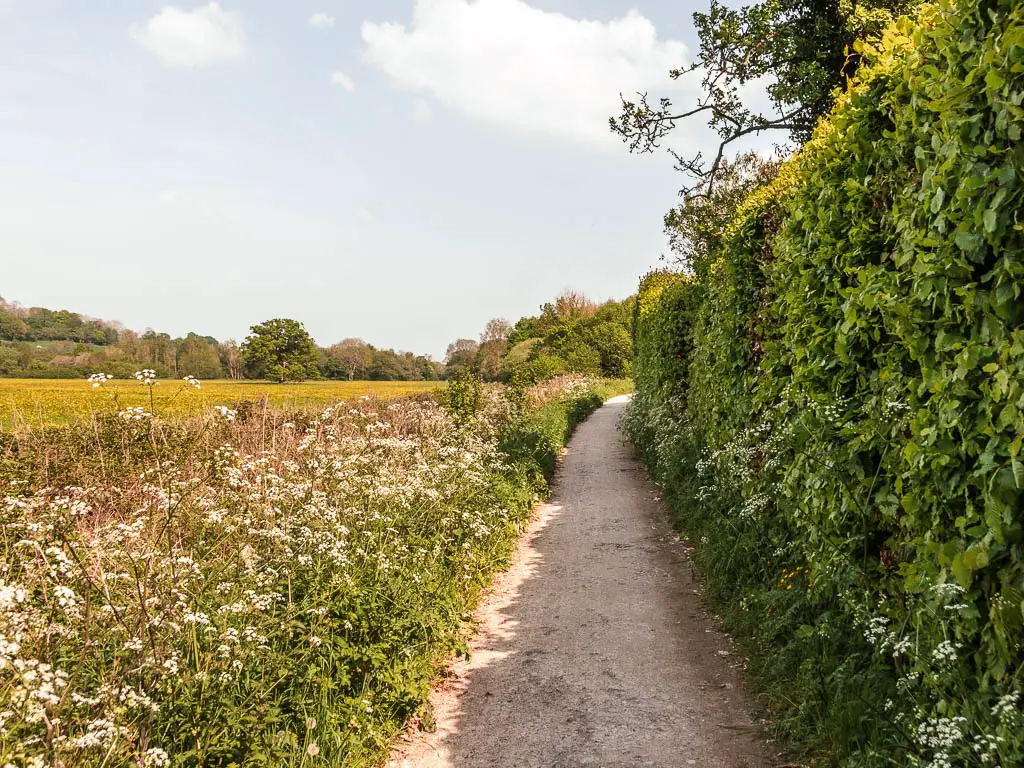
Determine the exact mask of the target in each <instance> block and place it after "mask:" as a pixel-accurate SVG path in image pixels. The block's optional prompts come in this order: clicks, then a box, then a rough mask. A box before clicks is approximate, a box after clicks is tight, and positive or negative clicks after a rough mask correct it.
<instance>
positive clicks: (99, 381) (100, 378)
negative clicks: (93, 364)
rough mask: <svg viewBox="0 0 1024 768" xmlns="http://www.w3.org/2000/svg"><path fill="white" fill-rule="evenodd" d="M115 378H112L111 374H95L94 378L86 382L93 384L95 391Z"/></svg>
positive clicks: (91, 377)
mask: <svg viewBox="0 0 1024 768" xmlns="http://www.w3.org/2000/svg"><path fill="white" fill-rule="evenodd" d="M113 378H114V377H113V376H111V375H110V374H109V373H94V374H93V375H92V376H90V377H89V378H88V379H86V381H88V382H89V383H90V384H92V387H93V389H97V388H99V387H102V386H103V385H104V384H106V383H107V382H108V381H110V380H112V379H113Z"/></svg>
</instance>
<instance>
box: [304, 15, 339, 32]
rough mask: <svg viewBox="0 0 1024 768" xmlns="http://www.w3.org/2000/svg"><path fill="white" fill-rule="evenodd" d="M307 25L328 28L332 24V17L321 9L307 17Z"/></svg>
mask: <svg viewBox="0 0 1024 768" xmlns="http://www.w3.org/2000/svg"><path fill="white" fill-rule="evenodd" d="M309 26H311V27H316V28H317V29H329V28H330V27H333V26H334V17H333V16H331V14H329V13H325V12H323V11H321V12H320V13H314V14H313V15H312V16H310V17H309Z"/></svg>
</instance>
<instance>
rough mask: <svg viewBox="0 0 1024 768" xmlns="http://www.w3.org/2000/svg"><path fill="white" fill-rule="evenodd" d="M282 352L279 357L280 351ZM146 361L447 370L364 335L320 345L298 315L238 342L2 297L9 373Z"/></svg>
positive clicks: (167, 365)
mask: <svg viewBox="0 0 1024 768" xmlns="http://www.w3.org/2000/svg"><path fill="white" fill-rule="evenodd" d="M291 324H294V326H297V334H298V338H299V339H300V341H299V342H298V344H299V346H297V347H294V348H289V347H288V345H287V344H284V345H281V344H276V345H275V344H272V343H270V342H269V341H268V340H267V339H269V338H270V337H272V336H273V333H274V332H275V329H276V330H277V331H281V330H282V328H284V329H290V330H291V331H292V332H293V333H295V332H296V329H295V328H294V327H293V326H292V325H291ZM261 332H262V333H261ZM247 353H248V354H247ZM278 353H280V355H279V357H274V355H275V354H278ZM268 355H269V356H268ZM282 361H283V362H282ZM143 367H145V368H152V369H153V370H155V371H156V372H157V375H158V376H161V377H164V378H167V377H175V378H178V377H183V376H196V377H198V378H200V379H245V378H248V379H256V378H269V379H274V380H279V381H281V380H292V379H310V378H312V379H371V380H378V381H432V380H438V379H440V378H441V377H442V375H443V373H444V365H443V364H442V363H439V362H437V361H435V360H432V359H431V358H430V356H428V355H415V354H413V353H411V352H401V351H396V350H393V349H379V348H377V347H375V346H373V345H372V344H368V343H366V342H365V341H363V340H362V339H354V338H353V339H345V340H344V341H342V342H340V343H338V344H334V345H332V346H330V347H318V346H316V344H315V343H314V342H313V339H312V338H311V337H310V336H309V334H308V333H306V331H305V329H303V328H302V326H301V324H300V323H298V322H297V321H294V320H286V319H277V320H269V321H267V322H266V323H261V324H260V325H258V326H253V329H252V333H251V334H250V336H249V337H248V339H247V340H246V341H245V342H243V343H242V344H241V345H239V344H238V343H237V342H235V341H234V340H233V339H227V340H225V341H219V340H217V339H215V338H214V337H212V336H201V335H199V334H197V333H189V334H187V335H186V336H184V337H178V338H173V337H171V336H170V335H169V334H166V333H159V332H157V331H154V330H151V329H147V330H146V331H145V332H143V333H137V332H135V331H132V330H128V329H126V328H124V327H123V326H122V325H121V324H120V323H114V322H108V321H105V320H96V319H91V318H87V317H84V316H82V315H79V314H77V313H75V312H69V311H67V310H51V309H45V308H43V307H31V308H26V307H22V306H21V305H19V304H16V303H13V302H8V301H4V300H3V299H2V298H0V376H2V377H14V378H20V377H24V378H78V377H84V376H87V375H89V374H90V373H95V372H97V371H102V372H104V373H109V374H111V375H113V376H115V377H117V378H130V377H131V376H132V375H133V374H134V373H135V371H137V370H138V369H139V368H143Z"/></svg>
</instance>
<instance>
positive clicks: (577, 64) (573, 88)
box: [362, 0, 692, 143]
mask: <svg viewBox="0 0 1024 768" xmlns="http://www.w3.org/2000/svg"><path fill="white" fill-rule="evenodd" d="M362 35H363V41H364V43H365V44H366V58H367V59H368V60H369V61H370V62H371V63H372V64H373V65H375V66H376V67H378V68H379V69H381V70H382V71H383V72H384V73H386V74H387V75H388V76H389V77H390V78H391V80H392V82H393V83H394V85H395V86H397V87H399V88H402V89H406V90H411V91H414V92H421V93H431V94H432V95H433V96H434V97H435V98H436V99H437V100H438V101H440V102H441V103H443V104H446V105H447V106H449V107H451V108H453V109H455V110H459V111H461V112H463V113H465V114H467V115H469V116H471V117H473V118H476V119H479V120H483V121H487V122H491V123H495V124H498V125H500V126H502V127H505V128H509V129H513V130H518V131H521V132H528V133H534V134H541V135H545V136H554V137H559V138H565V139H571V140H586V141H592V142H595V143H614V142H616V141H617V139H616V138H615V137H614V136H612V135H611V133H610V131H609V129H608V118H609V117H610V116H612V115H613V114H617V113H618V112H619V93H620V92H621V93H627V94H628V93H633V92H635V91H638V90H639V91H643V90H647V89H648V88H649V89H651V90H652V91H656V92H666V93H668V94H669V95H675V96H677V97H678V96H679V95H680V92H683V93H687V92H689V93H692V89H691V87H689V86H687V85H685V84H683V83H679V82H677V83H672V82H671V81H670V80H669V77H668V71H669V70H670V69H673V68H675V67H679V66H682V65H684V64H685V63H686V62H687V60H688V58H689V56H688V52H687V49H686V46H685V45H684V44H683V43H681V42H676V41H662V40H659V39H658V33H657V29H655V26H654V24H653V23H652V22H651V21H649V20H648V19H646V18H645V17H643V16H641V15H640V14H639V13H638V12H637V11H630V12H629V13H627V14H626V15H625V16H624V17H622V18H618V19H613V20H611V21H607V22H600V21H586V20H577V19H571V18H569V17H567V16H564V15H562V14H559V13H548V12H545V11H541V10H539V9H537V8H533V7H531V6H530V5H527V3H525V2H523V0H476V1H475V2H471V1H470V0H415V5H414V9H413V19H412V24H411V26H410V28H408V29H407V28H406V27H405V26H403V25H401V24H396V23H383V24H376V23H372V22H365V23H364V24H363V27H362ZM682 101H687V99H685V98H683V99H682Z"/></svg>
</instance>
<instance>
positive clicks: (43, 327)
mask: <svg viewBox="0 0 1024 768" xmlns="http://www.w3.org/2000/svg"><path fill="white" fill-rule="evenodd" d="M0 340H5V341H75V342H79V343H81V344H113V343H115V342H117V329H116V328H114V327H113V326H111V325H109V324H107V323H104V322H103V321H102V320H88V319H86V318H84V317H82V316H81V315H79V314H77V313H75V312H69V311H67V310H66V309H60V310H52V309H45V308H44V307H32V308H31V309H26V308H24V307H22V306H20V305H18V304H11V303H8V302H6V301H4V300H3V299H2V298H0Z"/></svg>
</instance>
